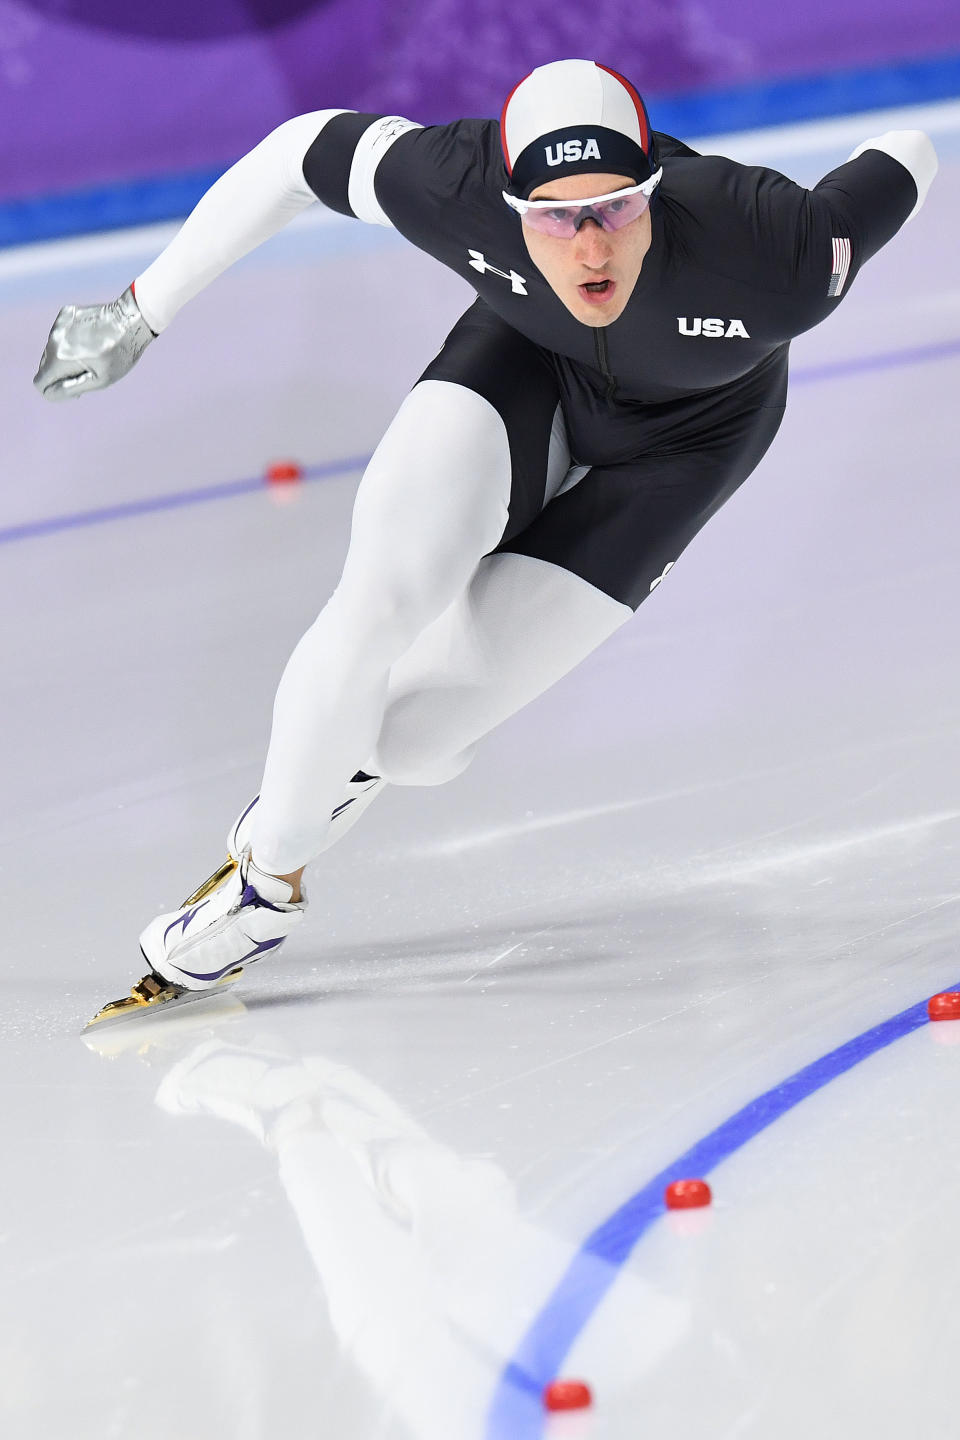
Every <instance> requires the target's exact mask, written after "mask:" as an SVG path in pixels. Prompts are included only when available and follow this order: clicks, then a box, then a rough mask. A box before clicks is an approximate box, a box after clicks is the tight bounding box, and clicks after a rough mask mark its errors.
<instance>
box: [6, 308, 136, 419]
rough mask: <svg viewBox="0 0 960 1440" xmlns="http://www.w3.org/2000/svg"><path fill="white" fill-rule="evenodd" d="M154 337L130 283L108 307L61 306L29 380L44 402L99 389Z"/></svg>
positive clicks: (116, 377)
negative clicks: (36, 367)
mask: <svg viewBox="0 0 960 1440" xmlns="http://www.w3.org/2000/svg"><path fill="white" fill-rule="evenodd" d="M155 338H156V337H155V335H154V333H153V331H152V330H151V329H150V326H149V325H148V324H147V322H146V320H144V318H143V316H142V315H141V314H140V306H139V305H138V304H137V301H136V297H135V296H134V293H133V289H132V287H131V288H130V289H128V290H124V292H123V294H122V295H121V296H120V298H119V300H113V301H111V303H110V304H109V305H64V307H63V309H62V310H61V311H60V314H59V315H58V316H57V318H56V320H55V321H54V323H53V329H52V330H51V331H50V338H49V339H48V341H47V344H46V348H45V349H44V352H43V357H42V359H41V361H40V368H39V370H38V371H37V373H36V375H34V377H33V383H34V385H35V386H36V387H37V389H38V390H39V391H40V394H41V395H43V396H44V397H45V398H46V399H47V400H69V399H71V398H72V397H73V396H74V395H85V394H86V392H87V391H88V390H103V389H105V388H106V386H107V385H112V384H113V383H114V381H116V380H120V379H121V378H122V377H123V376H124V375H126V373H127V371H128V370H132V369H133V367H134V365H136V363H137V361H138V360H139V359H140V356H141V355H142V354H143V352H144V350H146V348H147V346H148V345H149V344H150V341H151V340H154V339H155Z"/></svg>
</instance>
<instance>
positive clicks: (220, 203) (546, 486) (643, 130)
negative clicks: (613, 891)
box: [35, 60, 937, 994]
mask: <svg viewBox="0 0 960 1440" xmlns="http://www.w3.org/2000/svg"><path fill="white" fill-rule="evenodd" d="M936 168H937V165H936V157H935V154H934V151H933V147H932V145H931V143H930V141H929V139H928V138H927V137H926V136H925V135H923V134H922V133H921V132H919V131H892V132H888V133H887V134H885V135H882V136H879V137H877V138H875V139H871V140H867V141H865V142H864V143H863V144H862V145H860V146H858V147H857V149H856V150H855V151H854V152H853V155H852V156H851V157H850V159H849V160H848V161H847V162H846V163H845V164H843V165H841V166H839V167H838V168H837V169H836V170H834V171H832V172H831V173H830V174H829V175H827V176H826V177H825V178H824V179H823V180H821V181H820V183H819V184H818V185H817V186H816V187H814V189H812V190H806V189H804V188H802V187H801V186H799V185H796V184H794V183H793V182H792V181H790V180H788V179H786V178H785V177H784V176H782V175H779V174H777V173H776V172H774V171H771V170H767V169H763V168H760V167H747V166H743V165H739V164H736V163H734V162H733V161H730V160H725V159H722V158H720V157H716V156H701V155H698V154H696V153H695V152H694V151H692V150H690V149H689V148H688V147H687V146H685V145H683V144H681V143H680V142H679V141H677V140H674V139H672V138H670V137H669V136H666V135H661V134H657V133H655V132H653V131H651V129H650V125H649V121H648V118H647V114H646V110H645V108H644V105H643V102H642V100H641V99H640V97H639V96H638V95H637V93H636V91H635V90H634V89H633V87H632V86H631V85H630V84H629V82H628V81H627V80H625V79H624V78H623V77H622V76H620V75H618V74H617V73H616V72H614V71H612V70H609V69H607V68H606V67H604V66H602V65H599V64H597V63H595V62H593V61H587V60H564V61H557V62H555V63H553V64H550V65H545V66H542V67H540V68H539V69H538V70H535V71H533V72H532V74H530V75H529V76H527V77H526V78H525V79H524V80H522V81H521V82H520V84H519V85H518V86H516V87H515V89H514V90H513V91H512V92H511V94H510V96H509V97H508V99H507V102H506V104H505V105H504V109H503V114H502V116H501V121H500V125H499V126H498V125H497V124H496V122H494V121H490V120H461V121H457V122H454V123H453V124H450V125H443V126H431V127H426V128H424V127H422V126H419V125H416V124H414V123H413V122H411V121H409V120H404V119H401V118H399V117H396V116H387V117H384V116H377V115H361V114H356V113H355V112H352V111H319V112H316V113H314V114H311V115H304V116H300V117H298V118H297V119H295V120H291V121H288V122H287V123H286V124H285V125H282V126H280V127H279V129H278V130H276V131H274V132H273V133H272V134H271V135H270V136H268V137H267V139H266V140H264V141H263V142H262V144H261V145H259V146H258V147H257V148H256V149H255V150H254V151H252V152H251V153H250V154H249V155H247V156H245V157H244V158H243V159H242V160H241V161H239V162H238V164H237V165H235V166H234V167H233V169H232V170H230V171H228V172H227V174H226V175H224V176H223V177H222V178H221V179H220V180H219V181H218V182H217V183H216V185H214V186H213V187H212V189H211V190H210V191H209V192H208V193H207V195H206V196H204V198H203V199H202V200H201V202H200V204H199V205H198V206H197V208H196V209H195V210H194V212H193V213H192V215H191V216H190V217H189V218H188V220H187V221H186V223H185V224H184V226H183V228H182V229H181V231H180V232H179V233H178V235H177V236H176V237H175V238H174V240H173V241H172V242H171V244H170V245H169V246H168V247H167V249H166V250H165V251H164V252H163V253H162V254H161V255H160V256H159V257H158V259H157V260H156V261H155V262H154V263H153V264H152V265H151V266H150V267H149V268H148V269H147V270H146V271H144V273H143V274H142V275H141V276H140V277H138V279H137V280H136V281H135V282H134V284H133V285H132V286H131V287H130V289H129V290H127V291H126V292H125V293H124V294H123V295H122V296H121V297H120V299H119V300H117V301H114V302H113V303H112V304H110V305H100V306H89V307H85V308H82V309H79V308H77V307H75V306H68V307H66V308H65V309H64V310H62V311H61V312H60V315H59V316H58V317H57V321H56V323H55V325H54V327H53V330H52V331H51V335H50V339H49V341H48V343H47V348H46V350H45V352H44V357H43V360H42V362H41V366H40V370H39V371H38V374H37V377H36V380H35V383H36V385H37V387H38V388H39V389H40V390H41V391H42V393H43V394H44V395H46V396H47V397H48V398H50V399H58V398H66V397H68V396H70V395H79V394H82V393H84V392H85V391H86V390H89V389H98V388H101V387H102V386H104V385H107V384H110V383H113V381H115V380H116V379H119V378H120V376H121V375H123V374H125V373H126V371H127V370H129V369H130V367H131V366H132V364H133V363H135V361H136V360H137V359H138V358H139V356H140V355H141V354H142V351H143V350H144V349H145V348H146V346H147V345H148V344H149V343H151V342H152V340H153V339H154V337H155V336H156V335H157V334H159V333H160V332H161V331H162V330H164V329H165V328H166V326H167V325H168V324H169V322H170V321H171V320H172V318H173V316H174V315H175V314H176V312H177V310H178V309H179V308H180V307H181V306H182V305H183V304H184V303H185V302H186V301H187V300H188V299H189V298H190V297H191V296H192V295H194V294H196V293H197V291H198V290H200V289H201V288H202V287H203V286H204V285H206V284H208V283H209V282H210V281H211V280H212V279H213V278H214V277H215V276H216V275H218V274H219V273H220V272H221V271H222V270H224V269H225V268H226V267H227V266H228V265H230V264H231V263H232V262H233V261H235V260H237V259H238V258H239V257H240V256H241V255H243V254H245V253H246V252H247V251H249V250H250V249H252V248H253V247H254V246H255V245H258V244H260V243H261V242H262V241H263V240H265V239H266V238H267V237H268V236H269V235H270V234H273V233H274V232H275V231H276V230H278V229H279V228H280V227H281V226H282V225H284V224H286V223H287V221H289V220H290V219H291V218H292V217H293V216H294V215H295V214H297V213H299V211H300V210H302V209H303V208H305V207H306V206H308V205H310V204H313V203H314V202H315V201H316V200H317V199H319V200H320V201H321V202H322V203H323V204H325V205H327V206H328V207H330V208H331V209H334V210H337V211H339V212H341V213H342V214H346V215H351V216H354V217H356V218H357V219H359V220H362V221H366V222H368V223H372V224H383V225H391V226H394V227H395V228H396V229H397V230H399V231H400V233H401V234H403V235H404V236H405V237H406V238H407V239H409V240H410V241H411V242H412V243H413V244H414V245H416V246H418V248H420V249H422V250H425V251H426V252H427V253H429V254H431V255H433V256H434V257H435V258H436V259H437V260H439V261H440V262H441V263H442V264H445V265H447V266H449V267H450V268H452V269H454V270H455V271H456V272H457V273H458V274H461V275H463V276H464V277H465V278H467V279H468V280H469V281H470V282H471V284H472V285H473V286H474V288H475V290H476V292H477V297H478V298H477V301H476V303H475V304H474V305H473V306H472V307H471V308H470V309H469V310H468V311H467V312H466V314H465V315H464V316H463V317H462V318H461V319H460V320H459V321H458V322H457V324H456V325H455V327H454V329H453V331H452V332H451V334H450V335H449V336H448V338H447V341H446V342H445V344H444V347H443V349H442V350H441V352H440V354H439V355H438V356H437V358H436V359H435V360H434V361H433V362H432V363H431V364H430V365H429V366H428V368H427V370H426V372H425V373H424V375H423V376H422V377H421V379H420V381H419V382H418V383H417V385H416V386H415V387H414V389H413V390H412V391H411V393H410V395H409V396H408V397H407V399H406V400H405V401H404V403H403V405H402V406H401V407H400V410H399V412H398V414H397V416H396V418H395V419H394V421H393V422H392V424H391V425H390V427H389V429H388V431H387V433H386V435H385V436H384V438H383V440H382V441H381V443H380V445H379V446H378V448H377V451H376V453H375V454H374V456H373V459H372V460H371V463H370V465H369V467H368V469H367V471H366V473H365V474H364V477H363V479H362V481H361V484H360V487H359V490H358V494H357V500H356V507H355V510H354V517H353V527H352V531H351V543H350V549H349V553H348V556H347V559H346V563H345V566H344V570H343V574H342V577H341V579H340V582H339V584H338V586H337V588H336V590H335V592H334V594H333V596H332V597H331V598H330V600H329V602H328V603H327V605H326V606H325V607H324V609H323V610H322V611H321V613H320V615H319V617H318V619H317V620H316V622H315V623H314V624H313V625H312V626H311V628H310V629H309V630H308V631H307V633H306V635H305V636H304V637H303V638H302V639H301V641H300V642H299V644H298V645H297V647H296V649H295V650H294V652H293V655H292V656H291V658H290V661H289V663H288V665H287V668H286V670H285V672H284V675H283V678H282V680H281V683H280V687H279V690H278V693H277V698H276V702H275V707H274V718H273V729H272V733H271V739H270V746H269V751H268V755H267V759H266V765H265V771H264V777H263V784H262V788H261V791H260V795H259V796H258V797H257V799H255V800H254V801H253V802H252V803H251V804H250V805H248V807H247V808H246V810H244V812H243V813H242V815H241V816H240V818H239V820H238V821H237V822H236V823H235V825H234V827H233V829H232V830H231V832H230V836H229V838H228V845H229V849H230V855H231V858H230V861H229V863H228V865H226V866H224V867H222V869H221V870H220V871H218V872H217V873H216V875H215V876H213V877H211V881H210V882H207V884H206V885H205V886H202V887H201V889H200V890H199V891H198V892H196V894H195V895H193V896H191V898H190V900H189V901H188V902H186V903H185V905H184V906H183V907H182V908H181V909H180V910H179V911H176V912H172V913H171V914H168V915H163V916H160V917H158V919H157V920H155V921H153V922H152V924H151V925H149V926H148V927H147V929H146V930H145V931H144V932H143V935H142V936H141V947H142V950H143V953H144V956H145V958H146V960H147V962H148V964H149V966H150V970H151V975H150V976H148V977H147V981H146V982H144V983H145V984H147V986H148V990H147V992H146V993H149V994H155V993H158V992H159V990H160V989H161V988H163V987H167V988H168V989H169V987H174V989H178V988H180V987H182V988H183V989H186V990H195V989H201V988H204V987H208V986H211V985H213V984H216V983H219V982H220V981H221V980H222V979H223V978H224V977H225V976H228V975H229V974H230V973H231V971H233V970H235V969H236V968H237V967H238V966H239V965H241V964H243V963H249V962H250V961H251V960H255V959H257V958H259V957H260V956H261V955H263V954H266V953H269V952H271V951H273V950H275V949H276V948H277V946H279V945H280V944H281V943H282V940H283V938H284V937H285V935H286V934H287V933H288V931H289V930H290V928H291V927H292V926H293V925H294V924H295V923H297V922H298V921H299V920H300V919H301V917H302V915H303V911H304V906H305V897H304V894H303V891H302V888H301V876H302V872H303V868H304V866H305V865H306V864H307V863H309V862H310V861H311V860H313V859H315V858H316V857H317V856H318V855H319V854H320V853H322V851H323V850H325V849H326V848H328V846H329V845H330V844H332V843H334V841H335V840H336V839H338V838H339V837H340V836H341V835H342V834H343V833H344V832H345V831H346V829H347V828H349V826H350V825H351V824H352V823H354V822H355V820H356V819H357V818H358V817H359V815H360V813H362V811H363V809H365V808H366V806H367V805H368V804H369V803H370V801H371V800H372V799H373V798H374V797H375V796H376V794H377V793H379V790H380V789H381V788H382V786H383V785H384V784H385V783H395V784H437V783H441V782H442V781H444V780H447V779H450V778H452V777H453V776H455V775H457V774H459V773H460V772H461V771H462V770H463V769H464V768H465V767H466V765H467V764H469V761H470V759H471V757H472V755H473V753H474V749H475V746H476V743H477V741H478V740H479V739H480V738H481V737H482V736H483V735H485V734H487V733H488V732H489V731H490V730H491V729H492V728H493V727H494V726H495V725H497V724H499V723H500V721H502V720H503V719H505V718H506V717H507V716H508V715H511V714H513V713H515V712H516V711H517V710H518V709H520V708H521V707H522V706H523V705H525V704H526V703H528V701H530V700H532V699H533V698H534V697H535V696H536V695H539V694H541V693H542V692H543V691H544V690H545V689H546V688H547V687H548V686H549V685H551V684H552V683H554V681H556V680H558V679H559V678H560V677H561V676H563V675H565V674H566V673H568V671H569V670H571V669H572V668H573V667H574V666H575V665H576V664H577V663H578V662H579V661H580V660H581V659H583V658H584V657H585V656H586V655H588V654H589V653H590V652H591V651H592V650H594V649H595V648H596V646H597V645H599V644H600V643H602V641H603V640H605V639H606V638H607V637H608V636H609V635H611V634H612V633H613V631H614V630H616V629H617V628H618V627H619V626H620V625H621V624H622V623H624V621H626V620H627V619H629V618H630V616H631V615H632V614H633V611H634V610H635V609H636V608H637V606H639V604H640V603H641V601H642V600H644V599H645V598H646V596H648V595H649V594H650V593H651V592H652V591H653V590H654V589H656V587H657V586H658V585H659V584H660V583H661V581H662V580H663V579H664V577H665V576H666V575H667V574H668V572H669V571H670V570H671V569H672V567H673V565H674V563H675V561H676V560H677V557H678V556H679V555H680V553H681V552H682V550H683V549H684V547H685V546H686V545H687V544H688V543H689V541H690V540H691V539H692V538H693V536H694V535H695V534H696V533H697V531H698V530H699V529H700V528H701V526H702V525H703V524H704V523H705V522H706V521H707V520H708V519H709V518H710V516H711V515H712V514H714V513H715V512H716V510H717V509H719V507H720V506H721V505H722V504H723V503H724V501H725V500H726V499H728V498H729V496H730V495H732V494H733V492H734V491H735V490H736V489H737V488H738V486H739V485H740V484H742V482H743V481H744V480H745V479H746V478H747V476H748V475H749V474H750V473H751V471H752V470H753V469H754V468H755V466H756V465H757V464H758V462H759V461H760V459H761V458H762V456H763V455H764V453H765V451H766V450H767V448H768V446H769V445H770V443H771V441H772V440H773V437H774V435H775V434H776V432H777V429H778V426H779V423H780V420H781V417H782V414H783V407H784V403H785V399H786V389H787V360H788V349H789V342H790V340H791V339H792V337H793V336H795V335H798V334H800V333H801V332H802V331H804V330H807V329H809V328H811V327H812V326H813V325H816V324H818V323H819V322H820V321H821V320H823V319H825V318H826V317H827V316H828V315H829V314H830V313H831V312H832V310H833V309H834V308H835V307H836V305H837V304H838V303H839V302H840V301H841V299H842V298H843V296H844V295H845V294H846V293H847V291H848V290H849V288H850V284H851V282H852V280H853V279H854V278H855V276H856V274H857V272H858V270H859V268H860V266H861V265H862V264H863V263H864V261H865V260H867V259H869V257H870V256H871V255H873V254H874V253H875V252H876V251H877V250H878V249H879V248H880V247H881V246H882V245H884V244H885V243H886V242H887V241H888V240H889V239H890V238H891V237H892V236H893V235H894V234H895V233H896V231H897V230H898V229H899V227H900V226H901V225H902V224H903V223H904V222H905V221H906V220H908V219H909V218H910V217H911V216H912V215H913V214H915V213H916V211H917V210H918V209H919V208H920V206H921V205H922V203H923V200H924V197H925V195H926V192H927V189H928V188H929V185H930V183H931V181H932V179H933V176H934V174H935V173H936ZM451 657H453V663H451ZM151 987H152V988H151Z"/></svg>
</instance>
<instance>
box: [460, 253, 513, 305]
mask: <svg viewBox="0 0 960 1440" xmlns="http://www.w3.org/2000/svg"><path fill="white" fill-rule="evenodd" d="M467 254H468V255H469V256H470V260H469V264H470V265H472V267H473V269H474V270H479V271H480V274H481V275H485V274H486V273H487V271H488V270H489V271H490V273H491V275H499V276H501V277H502V278H503V279H504V280H509V281H510V289H511V290H512V291H513V293H514V295H526V293H527V282H526V280H524V278H523V276H522V275H518V274H517V272H516V270H510V271H507V270H498V269H497V267H496V265H491V264H490V263H489V262H488V261H487V260H485V259H484V257H483V255H482V254H481V252H480V251H479V250H468V251H467Z"/></svg>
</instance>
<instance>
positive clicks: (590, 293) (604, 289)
mask: <svg viewBox="0 0 960 1440" xmlns="http://www.w3.org/2000/svg"><path fill="white" fill-rule="evenodd" d="M616 288H617V287H616V282H615V281H613V280H589V281H587V283H586V284H585V285H578V286H577V289H578V290H579V291H580V294H581V295H582V296H583V298H584V300H588V301H590V303H591V304H594V305H596V304H599V303H600V302H601V301H604V300H609V299H610V296H611V295H612V294H613V292H614V290H615V289H616Z"/></svg>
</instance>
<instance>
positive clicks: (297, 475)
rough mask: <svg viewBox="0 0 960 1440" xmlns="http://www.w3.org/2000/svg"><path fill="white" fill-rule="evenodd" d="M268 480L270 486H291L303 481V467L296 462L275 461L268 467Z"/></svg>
mask: <svg viewBox="0 0 960 1440" xmlns="http://www.w3.org/2000/svg"><path fill="white" fill-rule="evenodd" d="M266 478H267V482H268V484H270V485H290V484H292V483H293V481H295V480H302V479H303V466H302V465H298V464H297V462H296V460H274V461H273V462H272V464H270V465H268V466H267V472H266Z"/></svg>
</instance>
